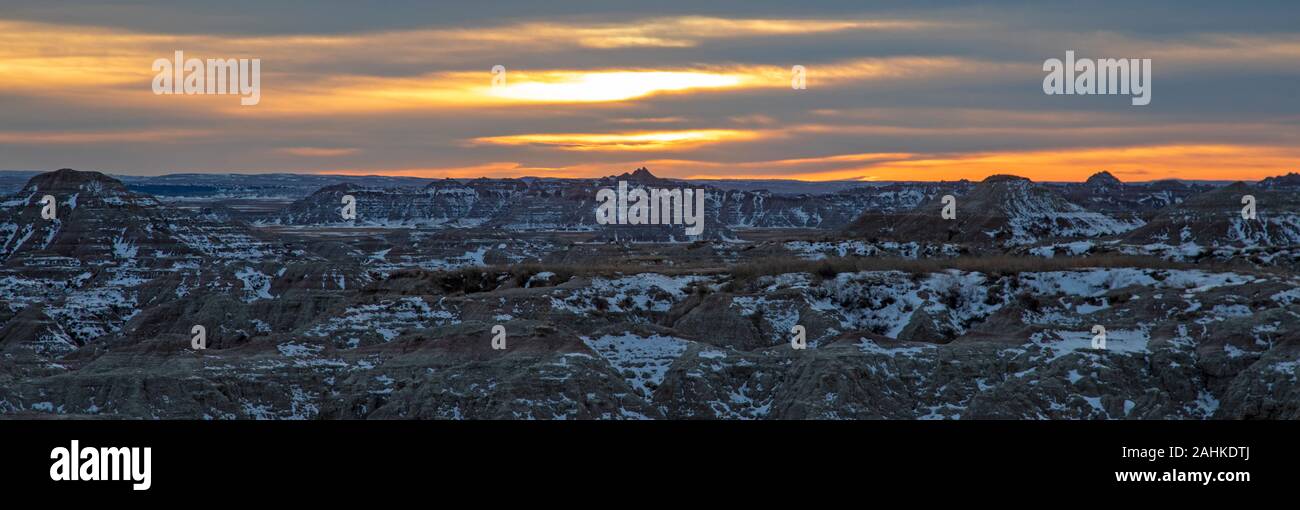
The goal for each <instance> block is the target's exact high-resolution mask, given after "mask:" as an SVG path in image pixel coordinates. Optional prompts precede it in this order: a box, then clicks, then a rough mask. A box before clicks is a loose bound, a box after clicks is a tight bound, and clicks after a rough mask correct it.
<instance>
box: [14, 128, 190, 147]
mask: <svg viewBox="0 0 1300 510" xmlns="http://www.w3.org/2000/svg"><path fill="white" fill-rule="evenodd" d="M211 134H212V131H208V130H194V129H155V130H139V131H84V132H76V131H61V132H57V133H48V132H33V131H0V143H7V144H31V145H45V144H96V143H120V142H158V141H163V140H176V139H181V138H198V137H202V136H208V135H211Z"/></svg>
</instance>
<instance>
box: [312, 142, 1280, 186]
mask: <svg viewBox="0 0 1300 510" xmlns="http://www.w3.org/2000/svg"><path fill="white" fill-rule="evenodd" d="M1298 161H1300V149H1297V148H1291V147H1270V146H1244V145H1154V146H1141V147H1114V148H1109V147H1105V148H1080V149H1050V150H1030V151H998V152H972V153H961V154H919V153H892V152H881V153H858V154H836V155H829V156H822V157H807V158H794V159H779V160H766V161H747V162H723V161H698V160H686V159H651V160H634V159H630V160H610V161H602V162H587V163H579V164H573V165H564V166H559V167H541V166H530V165H527V164H524V163H519V162H498V163H490V164H487V165H478V166H467V167H445V168H418V169H399V170H365V169H353V170H336V171H330V172H325V173H345V174H377V175H405V176H414V177H481V176H490V177H523V176H548V177H602V176H607V175H613V174H618V173H622V172H625V171H627V170H629V169H631V168H635V167H639V166H647V167H649V168H650V170H651V171H653V172H654V173H655V174H656V175H659V176H665V177H676V178H682V179H796V180H807V181H828V180H872V181H942V180H949V181H951V180H960V179H970V180H982V179H984V178H985V177H988V176H990V175H995V174H1015V175H1020V176H1024V177H1028V178H1030V179H1034V180H1036V181H1082V180H1084V179H1087V178H1088V176H1090V175H1092V174H1093V173H1096V172H1099V171H1102V170H1107V171H1110V172H1111V173H1113V174H1115V175H1117V176H1118V177H1120V178H1121V179H1125V180H1130V181H1150V180H1159V179H1174V178H1176V179H1209V180H1228V179H1230V180H1248V181H1249V180H1258V179H1262V178H1264V177H1269V176H1273V175H1278V174H1282V173H1285V172H1287V171H1294V170H1295V168H1296V166H1297V162H1298Z"/></svg>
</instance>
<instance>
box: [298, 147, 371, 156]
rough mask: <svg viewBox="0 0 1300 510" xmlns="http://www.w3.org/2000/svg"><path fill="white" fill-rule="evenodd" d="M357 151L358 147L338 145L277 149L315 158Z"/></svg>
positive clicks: (344, 154)
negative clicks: (335, 146)
mask: <svg viewBox="0 0 1300 510" xmlns="http://www.w3.org/2000/svg"><path fill="white" fill-rule="evenodd" d="M359 151H360V149H355V148H351V147H346V148H344V147H339V148H334V147H285V148H283V149H280V150H279V152H283V153H285V154H291V155H294V156H305V157H313V158H317V157H333V156H347V155H350V154H356V153H357V152H359Z"/></svg>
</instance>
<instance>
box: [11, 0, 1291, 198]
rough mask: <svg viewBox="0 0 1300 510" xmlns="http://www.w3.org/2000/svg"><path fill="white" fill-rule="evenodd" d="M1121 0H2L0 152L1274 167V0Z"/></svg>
mask: <svg viewBox="0 0 1300 510" xmlns="http://www.w3.org/2000/svg"><path fill="white" fill-rule="evenodd" d="M706 3H707V4H708V5H707V6H706V5H702V4H706ZM265 4H273V5H265ZM552 4H555V5H552ZM1132 4H1138V2H1128V1H1125V2H1111V1H1098V2H1077V1H1076V2H1046V1H1024V2H1019V1H1017V2H1008V1H995V2H980V3H978V4H975V3H971V2H944V1H925V0H914V1H909V2H863V1H837V2H830V1H816V0H801V1H799V2H791V1H767V0H749V1H741V2H699V1H694V0H693V1H679V0H656V1H654V2H644V1H640V2H618V1H609V0H607V1H599V2H592V1H567V2H537V1H493V2H437V3H435V2H414V1H403V0H389V1H385V2H382V3H367V4H363V3H362V2H354V1H342V0H317V1H311V2H307V1H279V2H265V1H261V0H259V1H244V0H227V1H222V2H198V1H178V0H171V1H124V2H111V3H110V2H98V1H84V2H82V1H59V0H52V1H48V2H9V1H0V168H4V169H15V170H51V169H57V168H64V167H69V168H78V169H83V170H100V171H105V172H110V173H115V174H134V175H158V174H168V173H183V172H219V173H264V172H293V173H344V174H382V175H403V176H417V177H519V176H538V177H592V176H605V175H614V174H619V173H623V172H626V171H629V170H632V169H635V168H638V167H643V166H644V167H648V168H649V169H650V170H651V171H652V172H654V173H655V174H656V175H660V176H668V177H678V178H708V179H736V178H749V179H753V178H762V179H778V178H779V179H800V180H882V181H888V180H957V179H982V178H984V177H986V176H988V175H992V174H1015V175H1021V176H1025V177H1029V178H1031V179H1035V180H1041V181H1078V180H1083V179H1086V178H1087V177H1088V176H1089V175H1091V174H1093V173H1095V172H1098V171H1102V170H1105V171H1109V172H1111V173H1112V174H1114V175H1115V176H1117V177H1119V178H1120V179H1122V180H1125V181H1145V180H1156V179H1164V178H1184V179H1214V180H1239V179H1240V180H1254V179H1260V178H1264V177H1268V176H1273V175H1280V174H1284V173H1287V172H1294V171H1300V97H1298V95H1297V90H1298V89H1300V4H1297V3H1295V2H1289V1H1279V2H1266V1H1259V2H1231V3H1229V2H1217V1H1215V2H1206V1H1198V0H1190V1H1187V0H1185V1H1149V2H1140V5H1132ZM176 51H183V52H184V54H185V56H186V58H198V59H203V60H206V59H232V58H233V59H239V58H247V59H259V60H260V66H261V67H260V70H261V74H260V100H259V101H258V102H257V104H256V105H247V106H245V105H241V102H240V99H239V96H233V95H198V94H196V95H185V94H162V95H159V94H155V93H154V88H153V84H154V82H155V78H156V76H157V75H158V74H159V72H158V71H156V70H155V68H154V62H155V60H157V59H168V60H170V59H172V58H173V55H174V53H175V52H176ZM1067 51H1073V52H1074V53H1075V54H1076V56H1077V57H1079V58H1093V59H1102V58H1125V59H1150V62H1151V70H1152V75H1151V76H1152V77H1151V92H1150V97H1151V102H1150V104H1149V105H1146V106H1134V105H1132V104H1131V101H1130V97H1129V96H1124V95H1048V94H1046V93H1044V90H1043V82H1044V78H1045V77H1046V76H1047V73H1046V72H1045V71H1044V62H1045V61H1046V60H1047V59H1053V58H1055V59H1062V60H1064V59H1065V55H1066V52H1067ZM496 66H502V67H503V68H504V73H494V72H493V68H494V67H496ZM795 66H802V68H803V69H804V79H805V81H804V83H805V85H806V88H804V89H796V88H794V87H792V84H793V78H794V76H793V73H792V69H793V68H794V67H795ZM501 77H503V78H504V79H503V80H502V79H501ZM494 79H495V80H496V81H494Z"/></svg>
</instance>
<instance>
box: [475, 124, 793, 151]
mask: <svg viewBox="0 0 1300 510" xmlns="http://www.w3.org/2000/svg"><path fill="white" fill-rule="evenodd" d="M771 135H772V134H771V133H768V132H761V131H743V130H735V129H696V130H683V131H641V132H634V133H554V134H526V135H510V136H492V137H483V138H475V139H474V140H473V142H474V143H476V144H487V145H508V146H541V147H555V148H558V149H561V150H568V151H649V150H664V149H685V148H691V147H698V146H700V145H705V144H715V143H723V142H733V141H750V140H757V139H759V138H765V137H768V136H771Z"/></svg>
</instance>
